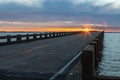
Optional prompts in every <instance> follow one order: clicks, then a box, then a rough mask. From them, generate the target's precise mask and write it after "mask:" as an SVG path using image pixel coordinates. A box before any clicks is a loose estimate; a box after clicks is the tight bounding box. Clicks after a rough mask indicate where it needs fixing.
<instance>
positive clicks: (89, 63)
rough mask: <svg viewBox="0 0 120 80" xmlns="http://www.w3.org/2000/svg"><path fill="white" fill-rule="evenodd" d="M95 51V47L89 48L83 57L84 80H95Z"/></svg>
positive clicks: (84, 51)
mask: <svg viewBox="0 0 120 80" xmlns="http://www.w3.org/2000/svg"><path fill="white" fill-rule="evenodd" d="M94 57H95V50H94V46H88V47H87V48H86V49H85V50H83V53H82V55H81V63H82V78H83V80H95V79H94V78H95V65H94V64H95V58H94Z"/></svg>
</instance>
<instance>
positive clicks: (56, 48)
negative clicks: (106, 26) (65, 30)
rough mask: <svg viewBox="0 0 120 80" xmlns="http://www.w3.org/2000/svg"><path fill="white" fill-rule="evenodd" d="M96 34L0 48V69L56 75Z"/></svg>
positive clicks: (81, 34)
mask: <svg viewBox="0 0 120 80" xmlns="http://www.w3.org/2000/svg"><path fill="white" fill-rule="evenodd" d="M97 34H99V33H98V32H92V34H91V36H88V35H87V36H85V35H84V34H83V33H80V34H77V35H71V36H65V37H59V38H52V39H46V40H39V41H34V42H29V43H21V44H14V45H8V46H1V47H0V69H4V70H13V71H23V72H41V73H56V72H57V71H58V70H59V69H61V68H62V67H63V66H64V65H66V63H68V62H69V61H70V60H71V59H72V58H73V57H75V56H76V55H77V53H79V52H80V51H81V50H82V49H83V48H84V47H85V46H86V45H87V44H88V43H89V42H90V41H91V40H92V39H94V37H95V36H97Z"/></svg>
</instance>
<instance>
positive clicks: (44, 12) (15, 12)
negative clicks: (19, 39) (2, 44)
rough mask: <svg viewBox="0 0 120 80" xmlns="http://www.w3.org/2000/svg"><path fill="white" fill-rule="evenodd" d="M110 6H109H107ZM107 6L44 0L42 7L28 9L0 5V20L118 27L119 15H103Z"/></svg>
mask: <svg viewBox="0 0 120 80" xmlns="http://www.w3.org/2000/svg"><path fill="white" fill-rule="evenodd" d="M109 5H110V4H109ZM109 5H104V6H95V5H92V4H91V3H82V4H73V3H72V2H70V1H68V0H46V1H45V2H44V3H43V7H42V8H39V7H28V6H25V5H20V4H14V3H11V4H4V5H2V4H1V5H0V20H13V21H16V20H17V21H31V22H34V21H35V22H36V21H37V22H42V21H43V22H49V21H62V20H63V21H76V22H80V23H99V24H101V23H102V22H103V21H104V20H105V21H106V22H107V23H108V24H110V25H120V23H119V21H120V15H119V14H111V13H110V14H104V11H105V10H106V9H105V8H106V7H107V6H109Z"/></svg>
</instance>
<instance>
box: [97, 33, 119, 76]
mask: <svg viewBox="0 0 120 80" xmlns="http://www.w3.org/2000/svg"><path fill="white" fill-rule="evenodd" d="M98 71H99V75H104V76H120V33H105V37H104V49H103V57H102V61H101V63H100V65H99V69H98Z"/></svg>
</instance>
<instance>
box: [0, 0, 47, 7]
mask: <svg viewBox="0 0 120 80" xmlns="http://www.w3.org/2000/svg"><path fill="white" fill-rule="evenodd" d="M44 1H45V0H0V4H19V5H24V6H28V7H42V6H43V3H44Z"/></svg>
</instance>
